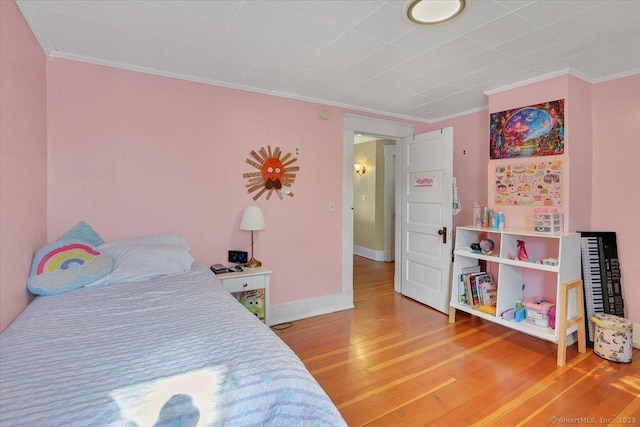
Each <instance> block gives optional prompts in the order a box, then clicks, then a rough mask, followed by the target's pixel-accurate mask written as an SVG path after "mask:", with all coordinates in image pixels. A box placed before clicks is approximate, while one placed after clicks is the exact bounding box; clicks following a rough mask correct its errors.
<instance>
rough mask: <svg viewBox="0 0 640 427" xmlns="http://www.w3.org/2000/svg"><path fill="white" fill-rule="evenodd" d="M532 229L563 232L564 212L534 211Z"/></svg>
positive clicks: (538, 231)
mask: <svg viewBox="0 0 640 427" xmlns="http://www.w3.org/2000/svg"><path fill="white" fill-rule="evenodd" d="M531 229H532V230H533V231H535V232H536V233H547V234H550V233H561V232H562V214H561V213H555V212H553V213H551V212H534V213H533V214H531Z"/></svg>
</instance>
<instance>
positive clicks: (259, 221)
mask: <svg viewBox="0 0 640 427" xmlns="http://www.w3.org/2000/svg"><path fill="white" fill-rule="evenodd" d="M264 228H265V223H264V216H262V209H261V208H260V207H258V206H247V207H246V208H245V209H244V212H243V213H242V219H241V220H240V230H247V231H251V259H250V260H249V262H248V263H247V265H246V267H248V268H254V267H260V266H261V265H262V263H261V262H260V261H258V260H256V259H255V258H254V257H253V232H254V231H255V230H264Z"/></svg>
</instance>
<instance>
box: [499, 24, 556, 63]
mask: <svg viewBox="0 0 640 427" xmlns="http://www.w3.org/2000/svg"><path fill="white" fill-rule="evenodd" d="M559 42H560V39H559V38H558V37H555V36H553V35H552V34H549V33H548V32H546V31H544V30H536V31H533V32H530V33H527V34H524V35H522V36H520V37H515V38H513V39H511V40H509V41H506V42H504V43H501V44H499V45H497V46H495V47H494V49H495V50H497V51H500V52H502V53H504V54H506V55H509V56H512V57H518V56H522V55H525V54H527V53H530V52H533V51H536V50H539V49H543V48H545V47H547V46H552V45H555V44H557V43H559Z"/></svg>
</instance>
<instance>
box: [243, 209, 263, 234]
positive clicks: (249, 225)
mask: <svg viewBox="0 0 640 427" xmlns="http://www.w3.org/2000/svg"><path fill="white" fill-rule="evenodd" d="M265 227H266V225H265V223H264V216H262V209H261V208H260V207H258V206H247V207H246V208H244V212H243V213H242V219H241V220H240V230H264V229H265Z"/></svg>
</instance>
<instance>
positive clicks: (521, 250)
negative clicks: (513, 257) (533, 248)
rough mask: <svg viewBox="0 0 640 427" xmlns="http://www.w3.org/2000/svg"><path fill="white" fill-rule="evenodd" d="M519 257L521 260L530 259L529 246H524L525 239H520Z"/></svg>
mask: <svg viewBox="0 0 640 427" xmlns="http://www.w3.org/2000/svg"><path fill="white" fill-rule="evenodd" d="M517 242H518V259H519V260H520V261H529V255H527V248H525V246H524V240H518V241H517Z"/></svg>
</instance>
